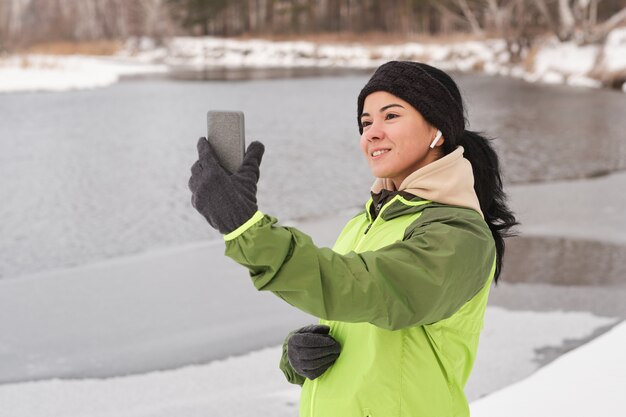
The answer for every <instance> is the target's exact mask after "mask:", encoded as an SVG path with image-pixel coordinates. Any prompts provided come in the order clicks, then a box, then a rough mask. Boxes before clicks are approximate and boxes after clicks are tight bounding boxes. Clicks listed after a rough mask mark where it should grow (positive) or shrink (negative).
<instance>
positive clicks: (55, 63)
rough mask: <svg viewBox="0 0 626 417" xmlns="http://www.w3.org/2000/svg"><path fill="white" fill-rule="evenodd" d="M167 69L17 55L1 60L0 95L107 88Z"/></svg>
mask: <svg viewBox="0 0 626 417" xmlns="http://www.w3.org/2000/svg"><path fill="white" fill-rule="evenodd" d="M167 70H168V69H167V66H165V65H161V64H147V63H142V62H140V61H137V60H128V59H122V58H118V57H100V56H98V57H96V56H83V55H71V56H59V55H19V56H17V55H16V56H10V57H8V58H4V59H2V58H0V92H14V91H65V90H80V89H88V88H98V87H106V86H108V85H111V84H113V83H116V82H118V81H119V79H120V78H121V77H124V76H131V75H143V74H155V73H165V72H167Z"/></svg>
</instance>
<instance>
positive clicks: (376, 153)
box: [370, 149, 390, 158]
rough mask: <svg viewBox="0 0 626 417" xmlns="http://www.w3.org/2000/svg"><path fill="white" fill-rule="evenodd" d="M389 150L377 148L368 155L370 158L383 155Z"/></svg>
mask: <svg viewBox="0 0 626 417" xmlns="http://www.w3.org/2000/svg"><path fill="white" fill-rule="evenodd" d="M389 151H390V149H377V150H375V151H373V152H371V153H370V156H371V157H372V158H378V157H379V156H381V155H384V154H386V153H387V152H389Z"/></svg>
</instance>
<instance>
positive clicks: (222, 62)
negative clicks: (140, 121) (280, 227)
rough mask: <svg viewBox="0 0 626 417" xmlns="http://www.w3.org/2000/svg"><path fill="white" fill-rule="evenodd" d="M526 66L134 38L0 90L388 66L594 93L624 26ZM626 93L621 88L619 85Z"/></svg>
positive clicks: (411, 49)
mask: <svg viewBox="0 0 626 417" xmlns="http://www.w3.org/2000/svg"><path fill="white" fill-rule="evenodd" d="M534 53H535V57H534V61H533V64H532V65H528V64H527V65H521V64H519V65H511V64H510V62H509V61H510V55H509V52H508V51H507V49H506V45H505V42H504V41H503V40H498V39H491V40H484V41H465V42H454V43H441V44H436V43H415V42H409V43H405V44H398V45H365V44H357V43H353V44H347V43H345V44H328V43H327V44H323V43H313V42H307V41H297V42H272V41H267V40H260V39H258V40H254V39H253V40H234V39H221V38H211V37H204V38H202V37H193V38H192V37H176V38H171V39H169V40H167V41H166V42H165V43H164V44H163V45H161V46H158V45H156V44H155V43H154V42H153V41H151V40H150V39H145V38H143V39H135V40H131V41H129V42H127V44H126V46H125V47H124V48H123V49H122V50H121V51H120V52H119V53H118V54H116V55H115V56H112V57H106V58H102V57H91V56H71V57H68V56H42V55H20V56H8V57H6V58H0V92H1V91H23V90H63V89H77V88H94V87H101V86H104V85H108V84H111V83H114V82H116V81H117V80H118V79H119V78H120V76H123V75H129V74H140V73H146V74H148V73H155V72H157V73H162V72H167V71H176V70H184V71H198V70H207V69H212V68H230V69H241V68H253V69H254V68H256V69H267V68H310V67H315V68H361V69H363V68H365V69H369V68H375V67H377V66H378V65H380V64H381V63H383V62H386V61H389V60H415V61H422V62H427V63H430V64H432V65H435V66H438V67H440V68H442V69H445V70H456V71H478V72H481V71H482V72H485V73H487V74H491V75H496V74H499V75H505V76H513V77H518V78H523V79H525V80H526V81H529V82H545V83H566V84H568V85H573V86H585V87H599V86H600V85H601V81H600V80H601V79H602V78H606V77H611V76H613V75H614V74H621V73H624V72H626V58H624V57H626V28H618V29H614V30H613V31H612V32H611V33H610V35H609V37H608V39H607V42H606V43H605V45H604V46H597V45H588V46H583V47H580V46H577V45H575V44H574V43H559V42H557V41H556V40H554V39H547V40H545V41H544V42H543V43H542V44H541V46H539V47H537V49H536V50H535V51H534ZM623 89H624V91H625V92H626V84H625V85H624V86H623Z"/></svg>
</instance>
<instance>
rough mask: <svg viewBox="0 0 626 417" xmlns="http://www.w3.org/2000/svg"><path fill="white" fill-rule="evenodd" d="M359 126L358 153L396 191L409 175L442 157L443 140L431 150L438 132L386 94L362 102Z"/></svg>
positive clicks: (378, 92)
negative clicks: (359, 147)
mask: <svg viewBox="0 0 626 417" xmlns="http://www.w3.org/2000/svg"><path fill="white" fill-rule="evenodd" d="M361 125H362V126H363V134H362V135H361V149H362V150H363V153H364V154H365V157H366V158H367V162H368V163H369V166H370V169H371V170H372V173H373V174H374V176H376V177H377V178H389V179H391V180H392V181H393V183H394V184H395V186H396V189H397V188H398V187H399V186H400V184H401V183H402V181H403V180H404V179H405V178H406V177H407V176H408V175H409V174H411V173H412V172H414V171H415V170H417V169H419V168H421V167H423V166H426V165H428V164H429V163H431V162H433V161H435V160H437V159H439V157H440V156H441V151H440V149H441V148H440V146H441V144H442V143H443V140H444V138H443V137H441V139H439V141H438V142H437V145H436V146H435V148H434V149H431V148H430V144H431V143H432V141H433V139H434V138H435V136H436V134H437V128H435V127H434V126H431V125H430V124H429V123H428V122H427V121H426V120H425V119H424V118H423V117H422V115H421V114H420V113H419V112H418V111H417V110H415V108H413V106H411V105H410V104H409V103H407V102H406V101H404V100H402V99H401V98H398V97H396V96H394V95H393V94H390V93H388V92H386V91H377V92H375V93H372V94H370V95H368V96H367V97H366V98H365V102H364V103H363V113H362V114H361Z"/></svg>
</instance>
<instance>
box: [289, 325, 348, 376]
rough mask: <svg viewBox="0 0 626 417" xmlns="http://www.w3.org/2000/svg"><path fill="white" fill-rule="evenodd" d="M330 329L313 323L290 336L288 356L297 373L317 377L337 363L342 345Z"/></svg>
mask: <svg viewBox="0 0 626 417" xmlns="http://www.w3.org/2000/svg"><path fill="white" fill-rule="evenodd" d="M329 331H330V327H328V326H325V325H320V324H313V325H310V326H305V327H303V328H301V329H299V330H296V332H295V333H293V334H292V335H291V337H289V341H288V342H287V356H288V357H289V363H290V364H291V367H292V368H293V370H294V371H296V373H298V374H299V375H302V376H304V377H307V378H309V379H315V378H317V377H319V376H320V375H322V374H323V373H324V372H326V370H327V369H328V368H329V367H330V366H331V365H332V364H333V363H335V361H336V360H337V358H338V357H339V352H340V351H341V346H340V345H339V342H337V341H336V340H335V339H333V337H332V336H331V335H329V334H328V332H329Z"/></svg>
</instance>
